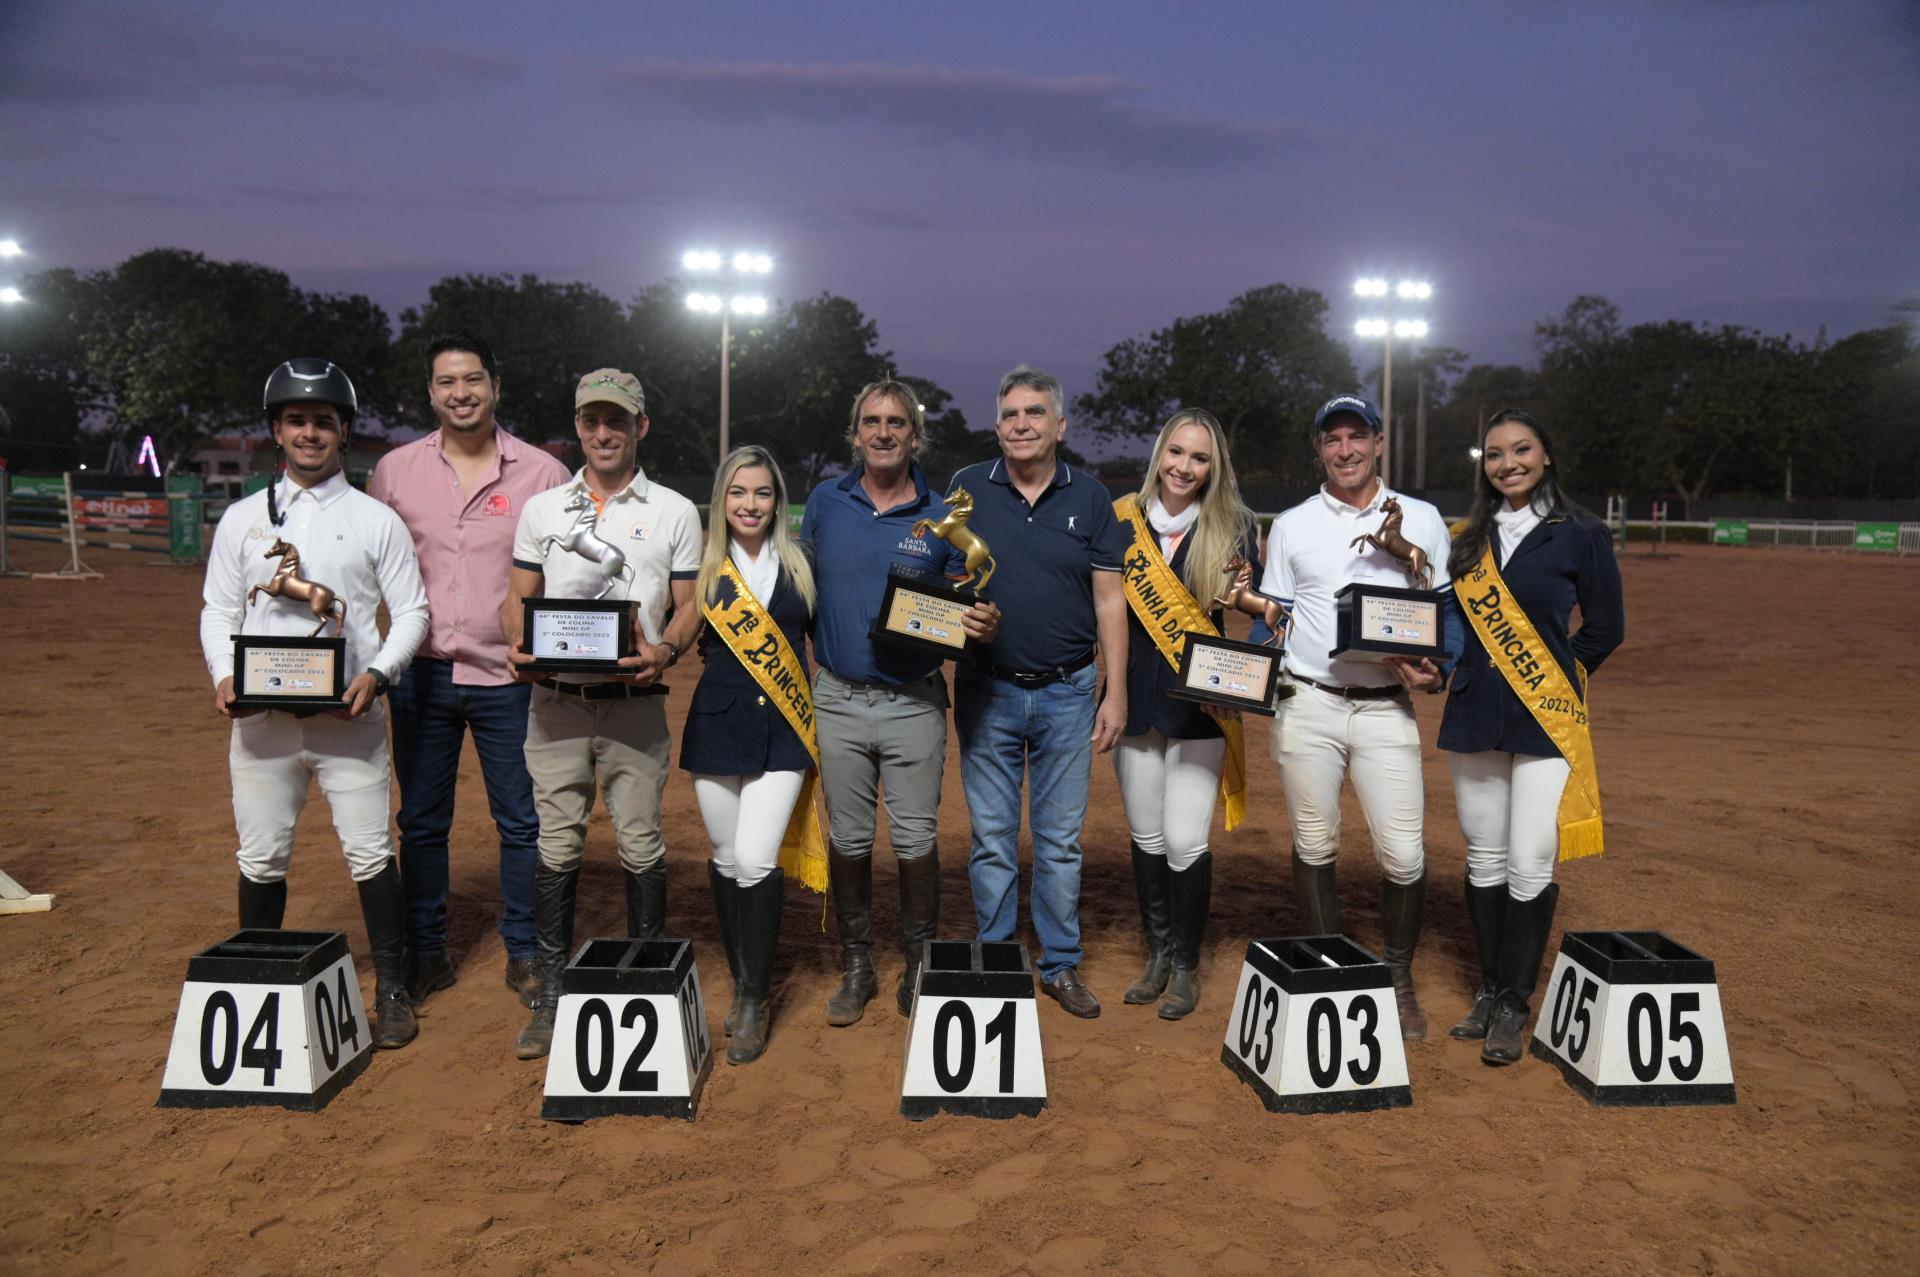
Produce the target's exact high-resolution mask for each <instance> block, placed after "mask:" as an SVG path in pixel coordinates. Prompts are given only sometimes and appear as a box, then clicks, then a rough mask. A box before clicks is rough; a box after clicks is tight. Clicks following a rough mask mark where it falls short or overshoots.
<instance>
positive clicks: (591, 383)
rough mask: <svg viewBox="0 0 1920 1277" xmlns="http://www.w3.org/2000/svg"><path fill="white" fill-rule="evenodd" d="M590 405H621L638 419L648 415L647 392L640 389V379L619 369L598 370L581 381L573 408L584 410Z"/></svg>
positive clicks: (576, 391)
mask: <svg viewBox="0 0 1920 1277" xmlns="http://www.w3.org/2000/svg"><path fill="white" fill-rule="evenodd" d="M590 403H611V404H619V405H620V406H621V407H622V408H625V409H626V410H627V411H628V412H630V413H632V414H633V415H634V416H635V417H636V418H639V417H644V416H646V415H647V392H646V391H644V390H642V389H641V388H640V379H639V378H638V377H636V376H634V375H633V374H632V373H630V372H621V371H620V370H619V369H618V368H597V369H595V370H594V371H592V372H590V373H588V374H587V375H586V376H584V377H582V378H581V379H580V384H579V386H577V387H576V388H575V389H574V392H573V406H574V407H575V408H576V409H578V408H584V407H586V406H587V405H588V404H590Z"/></svg>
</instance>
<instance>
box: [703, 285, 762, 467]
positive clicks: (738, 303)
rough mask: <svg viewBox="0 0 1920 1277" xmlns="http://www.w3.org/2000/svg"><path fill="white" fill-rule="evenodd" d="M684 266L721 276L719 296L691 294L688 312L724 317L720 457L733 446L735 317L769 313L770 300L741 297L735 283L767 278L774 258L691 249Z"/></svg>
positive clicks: (721, 361) (721, 352) (721, 324)
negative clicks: (748, 277)
mask: <svg viewBox="0 0 1920 1277" xmlns="http://www.w3.org/2000/svg"><path fill="white" fill-rule="evenodd" d="M680 265H681V266H682V267H684V268H685V269H686V270H687V271H689V272H691V273H695V274H718V275H719V276H720V278H719V279H718V280H717V281H716V282H717V283H718V284H719V286H720V291H719V292H717V293H710V292H698V293H688V294H687V309H688V310H691V311H694V312H696V313H698V314H702V315H718V316H720V456H721V457H723V458H724V457H725V456H726V455H727V451H728V445H729V442H730V441H729V438H728V435H729V424H730V423H729V417H730V411H729V410H730V408H731V407H732V403H731V400H732V384H731V383H732V364H733V353H732V348H733V325H732V322H731V321H732V319H733V316H735V315H742V316H748V317H757V316H761V315H765V314H766V313H767V311H768V309H769V307H768V302H767V299H766V298H764V297H760V296H753V295H743V294H737V293H735V291H734V287H735V283H736V281H737V280H738V278H739V277H740V276H742V275H765V274H767V273H768V272H769V271H771V270H772V269H773V257H772V256H771V255H770V254H767V253H760V252H754V251H752V250H750V249H741V250H739V251H738V252H735V253H733V254H731V255H730V256H725V257H723V256H721V254H720V253H719V252H718V251H717V250H715V249H711V248H693V249H688V250H687V251H686V252H685V253H683V254H681V256H680Z"/></svg>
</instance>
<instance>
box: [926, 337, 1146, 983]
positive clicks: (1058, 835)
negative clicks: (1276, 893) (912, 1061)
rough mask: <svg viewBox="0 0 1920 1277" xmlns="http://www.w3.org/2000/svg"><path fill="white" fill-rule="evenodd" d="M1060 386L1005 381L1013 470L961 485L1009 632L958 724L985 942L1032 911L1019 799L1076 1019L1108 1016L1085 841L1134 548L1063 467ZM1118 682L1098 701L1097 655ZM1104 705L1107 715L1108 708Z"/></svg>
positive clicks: (1121, 668)
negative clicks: (1086, 894) (1097, 974)
mask: <svg viewBox="0 0 1920 1277" xmlns="http://www.w3.org/2000/svg"><path fill="white" fill-rule="evenodd" d="M1064 403H1065V397H1064V395H1063V394H1062V392H1061V389H1060V383H1059V382H1058V381H1056V380H1055V379H1054V378H1052V377H1050V376H1048V375H1047V374H1046V373H1043V372H1041V371H1039V370H1038V369H1035V368H1029V367H1028V366H1027V365H1025V364H1022V365H1020V366H1019V367H1018V368H1015V369H1014V370H1013V371H1012V372H1010V373H1008V374H1007V375H1006V376H1005V377H1003V378H1001V379H1000V395H999V414H998V418H997V420H996V422H995V425H994V431H995V433H996V434H997V435H998V437H999V440H1000V459H999V460H997V461H983V462H981V463H980V464H978V465H974V466H969V467H967V468H966V469H965V470H962V471H961V472H960V473H959V474H956V475H955V476H954V477H953V484H952V488H951V489H950V490H949V491H948V494H947V499H948V500H949V501H951V500H953V499H954V495H955V493H956V492H957V491H958V490H959V489H962V488H964V489H966V491H967V492H968V493H969V494H971V496H972V497H973V515H972V518H971V519H970V520H969V523H968V526H969V527H971V528H972V529H973V530H974V531H975V532H977V533H979V534H980V536H981V537H982V538H983V539H984V540H985V541H986V543H987V545H988V546H989V547H991V548H992V550H993V552H994V560H995V563H996V566H995V569H994V573H993V579H992V581H991V582H989V583H988V586H987V592H988V593H989V594H990V595H991V596H992V598H993V600H994V602H996V603H998V604H999V605H1000V608H1001V610H1002V612H1003V613H1004V614H1005V618H1006V621H1005V624H1004V625H1003V626H1002V627H1001V631H1000V635H999V637H998V638H996V639H995V641H994V643H993V645H992V646H991V647H990V648H988V649H987V664H986V665H984V666H980V667H974V668H969V667H967V666H964V665H963V666H959V667H956V670H955V674H954V700H955V705H954V725H955V726H956V727H957V728H958V729H959V732H960V776H961V779H962V781H963V783H964V784H965V785H966V790H967V810H968V813H969V815H970V816H971V818H972V822H973V856H972V859H971V860H970V861H969V862H968V866H967V869H968V875H969V877H970V878H971V880H972V884H973V908H974V912H975V914H976V915H978V918H979V923H980V938H981V939H982V940H1006V939H1010V938H1011V937H1012V935H1013V933H1014V926H1015V923H1016V922H1017V921H1018V914H1019V908H1020V853H1019V838H1020V786H1021V780H1022V772H1023V771H1024V772H1026V773H1027V779H1028V781H1029V787H1028V791H1027V823H1028V826H1029V829H1030V830H1031V832H1032V835H1033V927H1034V931H1035V932H1036V933H1037V934H1038V935H1039V938H1040V977H1041V987H1042V988H1044V989H1045V990H1046V991H1047V993H1048V995H1049V996H1050V997H1052V998H1054V999H1055V1000H1056V1001H1058V1002H1059V1003H1060V1005H1061V1006H1063V1007H1065V1008H1066V1009H1067V1010H1068V1011H1070V1012H1071V1013H1073V1014H1074V1015H1077V1016H1080V1017H1082V1018H1085V1019H1091V1018H1092V1017H1094V1016H1097V1015H1099V1014H1100V1001H1099V999H1098V998H1096V997H1094V995H1093V990H1092V989H1090V988H1088V987H1087V985H1086V983H1085V982H1084V981H1083V980H1081V978H1080V959H1081V951H1080V828H1081V825H1082V824H1083V823H1084V821H1085V820H1086V815H1087V781H1088V777H1089V774H1090V772H1091V771H1092V767H1093V754H1094V751H1095V750H1098V751H1099V752H1101V753H1103V754H1104V753H1106V752H1107V751H1108V750H1110V749H1112V748H1113V746H1114V744H1115V742H1117V741H1118V740H1119V739H1120V733H1121V732H1122V731H1123V730H1124V729H1125V727H1126V723H1127V681H1126V676H1125V670H1126V668H1127V604H1126V598H1125V596H1124V595H1123V594H1122V593H1121V586H1120V561H1121V557H1122V555H1123V553H1124V550H1125V547H1124V545H1123V544H1122V540H1121V535H1120V524H1119V521H1118V520H1117V519H1115V518H1114V514H1113V499H1112V498H1111V497H1110V496H1108V494H1107V490H1106V488H1105V486H1104V485H1102V484H1101V483H1100V481H1099V480H1098V479H1095V478H1094V477H1093V476H1092V475H1090V474H1087V473H1085V472H1082V471H1077V470H1074V469H1073V468H1072V467H1071V466H1069V465H1067V464H1066V462H1064V461H1061V460H1060V459H1059V457H1058V455H1057V454H1058V451H1059V447H1060V439H1061V437H1062V436H1063V435H1065V434H1066V430H1067V419H1066V416H1065V412H1064ZM1096 647H1097V648H1098V650H1099V656H1100V660H1101V662H1102V663H1103V664H1104V665H1105V667H1106V669H1107V670H1108V671H1109V674H1108V678H1107V689H1106V695H1105V697H1104V698H1100V697H1099V696H1098V679H1097V676H1096V671H1095V667H1094V653H1095V648H1096ZM1096 700H1097V708H1096Z"/></svg>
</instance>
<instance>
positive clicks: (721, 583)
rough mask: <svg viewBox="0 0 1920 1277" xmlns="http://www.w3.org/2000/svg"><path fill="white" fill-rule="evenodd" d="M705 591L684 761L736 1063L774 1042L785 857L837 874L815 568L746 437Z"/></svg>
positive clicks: (733, 460)
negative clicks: (811, 639)
mask: <svg viewBox="0 0 1920 1277" xmlns="http://www.w3.org/2000/svg"><path fill="white" fill-rule="evenodd" d="M694 597H695V598H697V599H698V600H699V601H700V606H701V610H702V612H703V614H704V616H705V618H706V625H705V627H704V628H703V629H702V631H701V634H700V655H701V658H702V660H703V661H704V663H705V670H704V671H703V672H702V673H701V675H700V682H699V684H698V685H696V686H695V687H694V689H693V703H692V704H691V705H690V706H689V707H688V711H687V726H686V731H685V732H684V733H683V734H682V736H681V745H680V766H681V767H682V768H683V769H685V770H686V771H689V772H692V773H693V796H694V798H695V800H696V801H697V802H698V803H699V805H700V818H701V820H703V821H705V822H706V826H707V837H708V838H709V839H710V840H711V841H712V843H713V858H712V859H711V860H710V861H708V862H707V879H708V882H709V883H710V884H711V885H712V887H713V900H714V906H715V908H716V909H717V910H718V912H719V915H720V940H721V943H722V944H724V945H725V946H726V950H727V965H728V967H729V968H731V969H732V972H733V1006H732V1008H731V1009H730V1010H728V1012H727V1018H726V1030H727V1033H728V1034H729V1035H730V1037H731V1040H730V1041H729V1042H728V1043H727V1063H729V1064H746V1063H748V1062H749V1061H752V1060H756V1059H758V1058H760V1054H761V1052H763V1051H765V1050H766V1048H767V1031H768V1027H769V1024H768V1020H769V1015H768V1000H767V995H768V991H769V989H770V988H771V986H772V983H773V959H774V953H775V951H776V949H777V948H778V946H779V940H780V900H781V889H782V883H783V880H784V878H785V869H793V870H795V871H797V872H800V873H801V874H802V877H803V879H805V880H806V881H807V884H808V885H809V886H812V887H814V889H815V890H822V889H824V888H825V886H826V844H825V840H824V839H823V838H822V837H821V834H820V820H819V815H818V813H817V809H816V808H815V806H814V802H813V791H814V783H813V782H814V777H815V775H816V774H817V773H816V767H817V756H816V748H817V747H816V744H815V740H814V730H813V703H812V699H811V695H810V693H809V691H808V683H807V649H806V641H807V638H806V636H807V628H808V625H809V623H810V621H811V618H812V616H813V609H814V600H815V594H814V583H813V568H812V565H811V564H809V563H808V562H807V557H806V555H805V554H804V553H803V552H802V550H801V547H800V544H799V543H798V542H797V541H795V540H794V539H793V537H792V536H791V535H790V534H789V532H788V531H787V488H786V483H785V481H784V480H782V479H781V477H780V468H779V466H777V465H776V464H775V463H774V460H773V458H772V457H771V456H770V455H768V453H767V451H766V450H765V449H764V448H754V447H746V448H738V449H735V450H734V451H733V452H732V453H730V454H728V456H727V458H726V460H725V461H723V462H721V464H720V473H719V474H718V475H717V476H715V478H714V482H713V504H712V506H711V507H710V508H709V511H708V514H707V542H706V548H705V550H704V552H703V553H702V555H701V559H700V575H699V577H698V579H697V580H696V581H695V583H694ZM783 866H784V867H785V869H783Z"/></svg>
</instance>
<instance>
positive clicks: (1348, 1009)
mask: <svg viewBox="0 0 1920 1277" xmlns="http://www.w3.org/2000/svg"><path fill="white" fill-rule="evenodd" d="M1220 1060H1221V1063H1223V1064H1225V1065H1226V1066H1227V1067H1228V1068H1229V1069H1232V1070H1233V1072H1234V1074H1235V1075H1236V1076H1238V1077H1239V1078H1240V1080H1241V1081H1243V1082H1245V1083H1246V1084H1247V1085H1248V1086H1250V1087H1252V1088H1253V1090H1254V1093H1255V1094H1257V1095H1258V1096H1259V1097H1260V1102H1261V1103H1262V1104H1264V1105H1266V1107H1267V1110H1268V1112H1272V1113H1357V1112H1365V1111H1368V1110H1372V1109H1384V1108H1400V1107H1403V1106H1405V1105H1408V1104H1411V1103H1413V1088H1412V1086H1411V1085H1410V1084H1409V1083H1408V1080H1407V1056H1406V1051H1405V1049H1404V1048H1403V1047H1402V1045H1401V1041H1400V1012H1399V1008H1398V1007H1397V1005H1396V1004H1395V1002H1394V1000H1393V980H1392V978H1391V977H1390V976H1389V975H1388V974H1387V967H1386V964H1385V963H1383V962H1382V961H1380V959H1378V958H1376V957H1374V956H1373V955H1372V954H1371V953H1369V952H1367V951H1366V950H1365V949H1362V948H1361V947H1360V946H1359V945H1357V944H1355V943H1354V942H1353V941H1351V940H1348V939H1347V938H1346V937H1344V936H1294V937H1290V938H1284V939H1274V940H1254V941H1250V942H1249V943H1248V944H1247V956H1246V960H1245V961H1244V962H1243V963H1242V964H1241V966H1240V984H1239V987H1238V988H1237V989H1236V990H1235V991H1234V997H1233V1008H1232V1013H1231V1015H1230V1017H1229V1019H1228V1022H1227V1037H1226V1042H1225V1044H1224V1045H1223V1046H1222V1047H1221V1048H1220Z"/></svg>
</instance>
